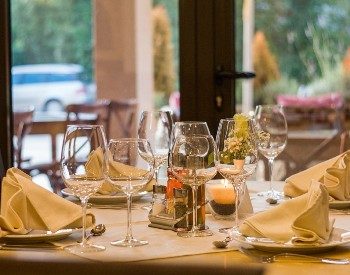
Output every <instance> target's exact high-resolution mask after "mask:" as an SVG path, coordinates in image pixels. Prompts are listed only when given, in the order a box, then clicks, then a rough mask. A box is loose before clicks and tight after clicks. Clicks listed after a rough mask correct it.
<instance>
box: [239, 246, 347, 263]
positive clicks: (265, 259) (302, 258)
mask: <svg viewBox="0 0 350 275" xmlns="http://www.w3.org/2000/svg"><path fill="white" fill-rule="evenodd" d="M239 250H240V251H241V252H242V253H243V254H245V255H247V256H250V257H252V258H254V259H255V260H258V261H259V262H261V263H273V262H280V261H291V260H297V261H299V262H313V263H325V264H338V265H346V264H350V260H349V259H336V258H324V257H316V256H310V255H303V254H296V253H286V252H284V253H277V254H273V255H263V254H261V253H260V252H257V251H254V250H252V249H247V248H244V247H240V248H239Z"/></svg>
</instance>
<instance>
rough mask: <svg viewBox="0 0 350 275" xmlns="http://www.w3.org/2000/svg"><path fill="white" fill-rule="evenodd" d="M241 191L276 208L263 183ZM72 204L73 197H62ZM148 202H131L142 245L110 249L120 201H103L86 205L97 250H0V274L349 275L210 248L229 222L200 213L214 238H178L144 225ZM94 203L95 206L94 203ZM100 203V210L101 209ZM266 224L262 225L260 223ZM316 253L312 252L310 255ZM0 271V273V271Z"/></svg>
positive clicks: (338, 216) (344, 252) (120, 223)
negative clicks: (97, 230)
mask: <svg viewBox="0 0 350 275" xmlns="http://www.w3.org/2000/svg"><path fill="white" fill-rule="evenodd" d="M283 184H284V182H282V181H276V182H274V183H273V185H274V188H275V189H276V190H283ZM247 187H248V190H249V197H250V199H251V203H252V206H253V209H254V212H259V211H264V210H267V209H269V208H273V207H276V205H270V204H268V203H267V202H266V201H265V199H264V198H263V197H260V196H259V195H258V193H259V192H261V191H264V190H267V189H268V183H267V182H265V181H248V182H247ZM67 199H69V200H71V201H73V202H74V201H77V200H76V199H75V198H74V197H71V196H69V197H67ZM150 200H151V195H150V194H149V193H148V194H146V195H144V196H140V197H139V198H138V200H135V201H134V203H133V209H132V212H133V213H132V215H133V216H132V219H133V220H132V224H133V233H134V235H135V237H139V238H144V239H146V240H148V241H149V244H148V245H146V246H142V247H136V248H128V247H115V246H111V245H110V241H112V240H115V239H118V238H122V237H123V236H124V235H125V231H126V206H125V202H123V201H117V202H115V203H113V202H112V203H111V202H109V203H110V204H105V202H104V201H102V202H101V201H100V202H96V204H94V203H92V204H91V205H90V208H89V209H88V211H90V212H92V213H93V214H94V215H95V217H96V223H103V224H105V225H106V228H107V230H106V232H105V233H104V234H103V235H101V236H97V237H92V238H91V239H90V240H89V241H92V242H94V243H98V244H102V245H104V246H105V247H106V250H105V251H103V252H95V253H86V254H81V255H74V254H70V253H68V252H66V251H65V250H63V249H58V250H46V249H42V250H41V249H40V248H39V249H37V250H26V249H18V250H6V249H4V250H2V249H0V273H1V274H49V273H50V272H52V273H53V274H60V273H64V274H78V272H79V273H80V274H84V273H85V274H251V275H252V274H266V275H280V274H290V275H292V274H293V275H294V274H298V275H303V274H305V275H306V274H318V275H328V274H337V275H341V274H344V275H345V274H350V265H331V264H324V263H311V262H304V261H302V260H300V259H294V260H288V261H280V262H274V263H260V262H258V261H257V260H256V258H253V257H251V256H249V255H246V254H243V253H242V252H241V251H240V250H239V249H238V248H239V243H237V242H235V241H233V242H231V243H230V244H229V246H228V247H227V248H224V249H219V248H215V247H214V246H213V240H223V239H224V238H225V237H226V235H225V234H223V233H219V231H218V229H219V228H221V227H228V226H232V225H233V223H234V221H232V220H216V219H215V218H214V217H213V216H212V215H211V214H210V213H207V214H206V225H207V226H209V228H210V229H211V230H212V231H213V233H214V235H213V236H210V237H202V238H180V237H178V236H176V233H175V232H173V231H171V230H163V229H158V228H152V227H149V226H148V225H149V223H150V222H149V219H148V214H149V213H148V212H147V211H146V210H144V209H143V208H142V206H143V205H145V204H148V203H149V202H150ZM98 203H100V204H98ZM101 203H103V204H102V205H103V207H100V206H101ZM348 214H349V212H346V211H332V210H330V217H332V218H334V219H335V224H334V227H337V228H340V229H344V230H349V231H350V219H349V216H348ZM266 222H268V221H266ZM80 234H81V231H80V230H77V231H76V232H74V233H73V234H71V235H70V236H69V237H67V238H65V239H63V240H59V241H55V242H54V244H56V245H59V246H64V245H67V244H70V243H72V242H76V241H78V240H79V238H80ZM316 252H317V251H316ZM316 255H317V256H319V257H334V258H350V244H344V245H341V246H335V247H333V249H331V250H329V251H324V252H321V253H317V254H316ZM5 270H6V272H5V273H2V271H5Z"/></svg>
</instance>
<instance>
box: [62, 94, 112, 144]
mask: <svg viewBox="0 0 350 275" xmlns="http://www.w3.org/2000/svg"><path fill="white" fill-rule="evenodd" d="M110 107H111V101H110V100H108V99H101V100H98V101H97V102H96V103H92V104H70V105H67V107H66V112H67V124H69V123H74V124H80V123H85V122H84V116H85V118H86V115H96V120H95V123H96V124H101V125H103V127H104V128H105V132H106V136H107V139H108V138H109V131H110V130H109V128H110Z"/></svg>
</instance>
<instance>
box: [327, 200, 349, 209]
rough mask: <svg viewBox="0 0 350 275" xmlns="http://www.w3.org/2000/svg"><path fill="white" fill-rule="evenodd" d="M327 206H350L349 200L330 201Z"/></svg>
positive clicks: (335, 207)
mask: <svg viewBox="0 0 350 275" xmlns="http://www.w3.org/2000/svg"><path fill="white" fill-rule="evenodd" d="M329 208H333V209H346V208H350V201H337V200H335V201H330V202H329Z"/></svg>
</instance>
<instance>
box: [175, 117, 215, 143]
mask: <svg viewBox="0 0 350 275" xmlns="http://www.w3.org/2000/svg"><path fill="white" fill-rule="evenodd" d="M179 135H184V136H187V135H210V131H209V128H208V125H207V123H206V122H204V121H180V122H175V125H174V129H173V132H172V142H174V141H175V138H176V137H177V136H179Z"/></svg>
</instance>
